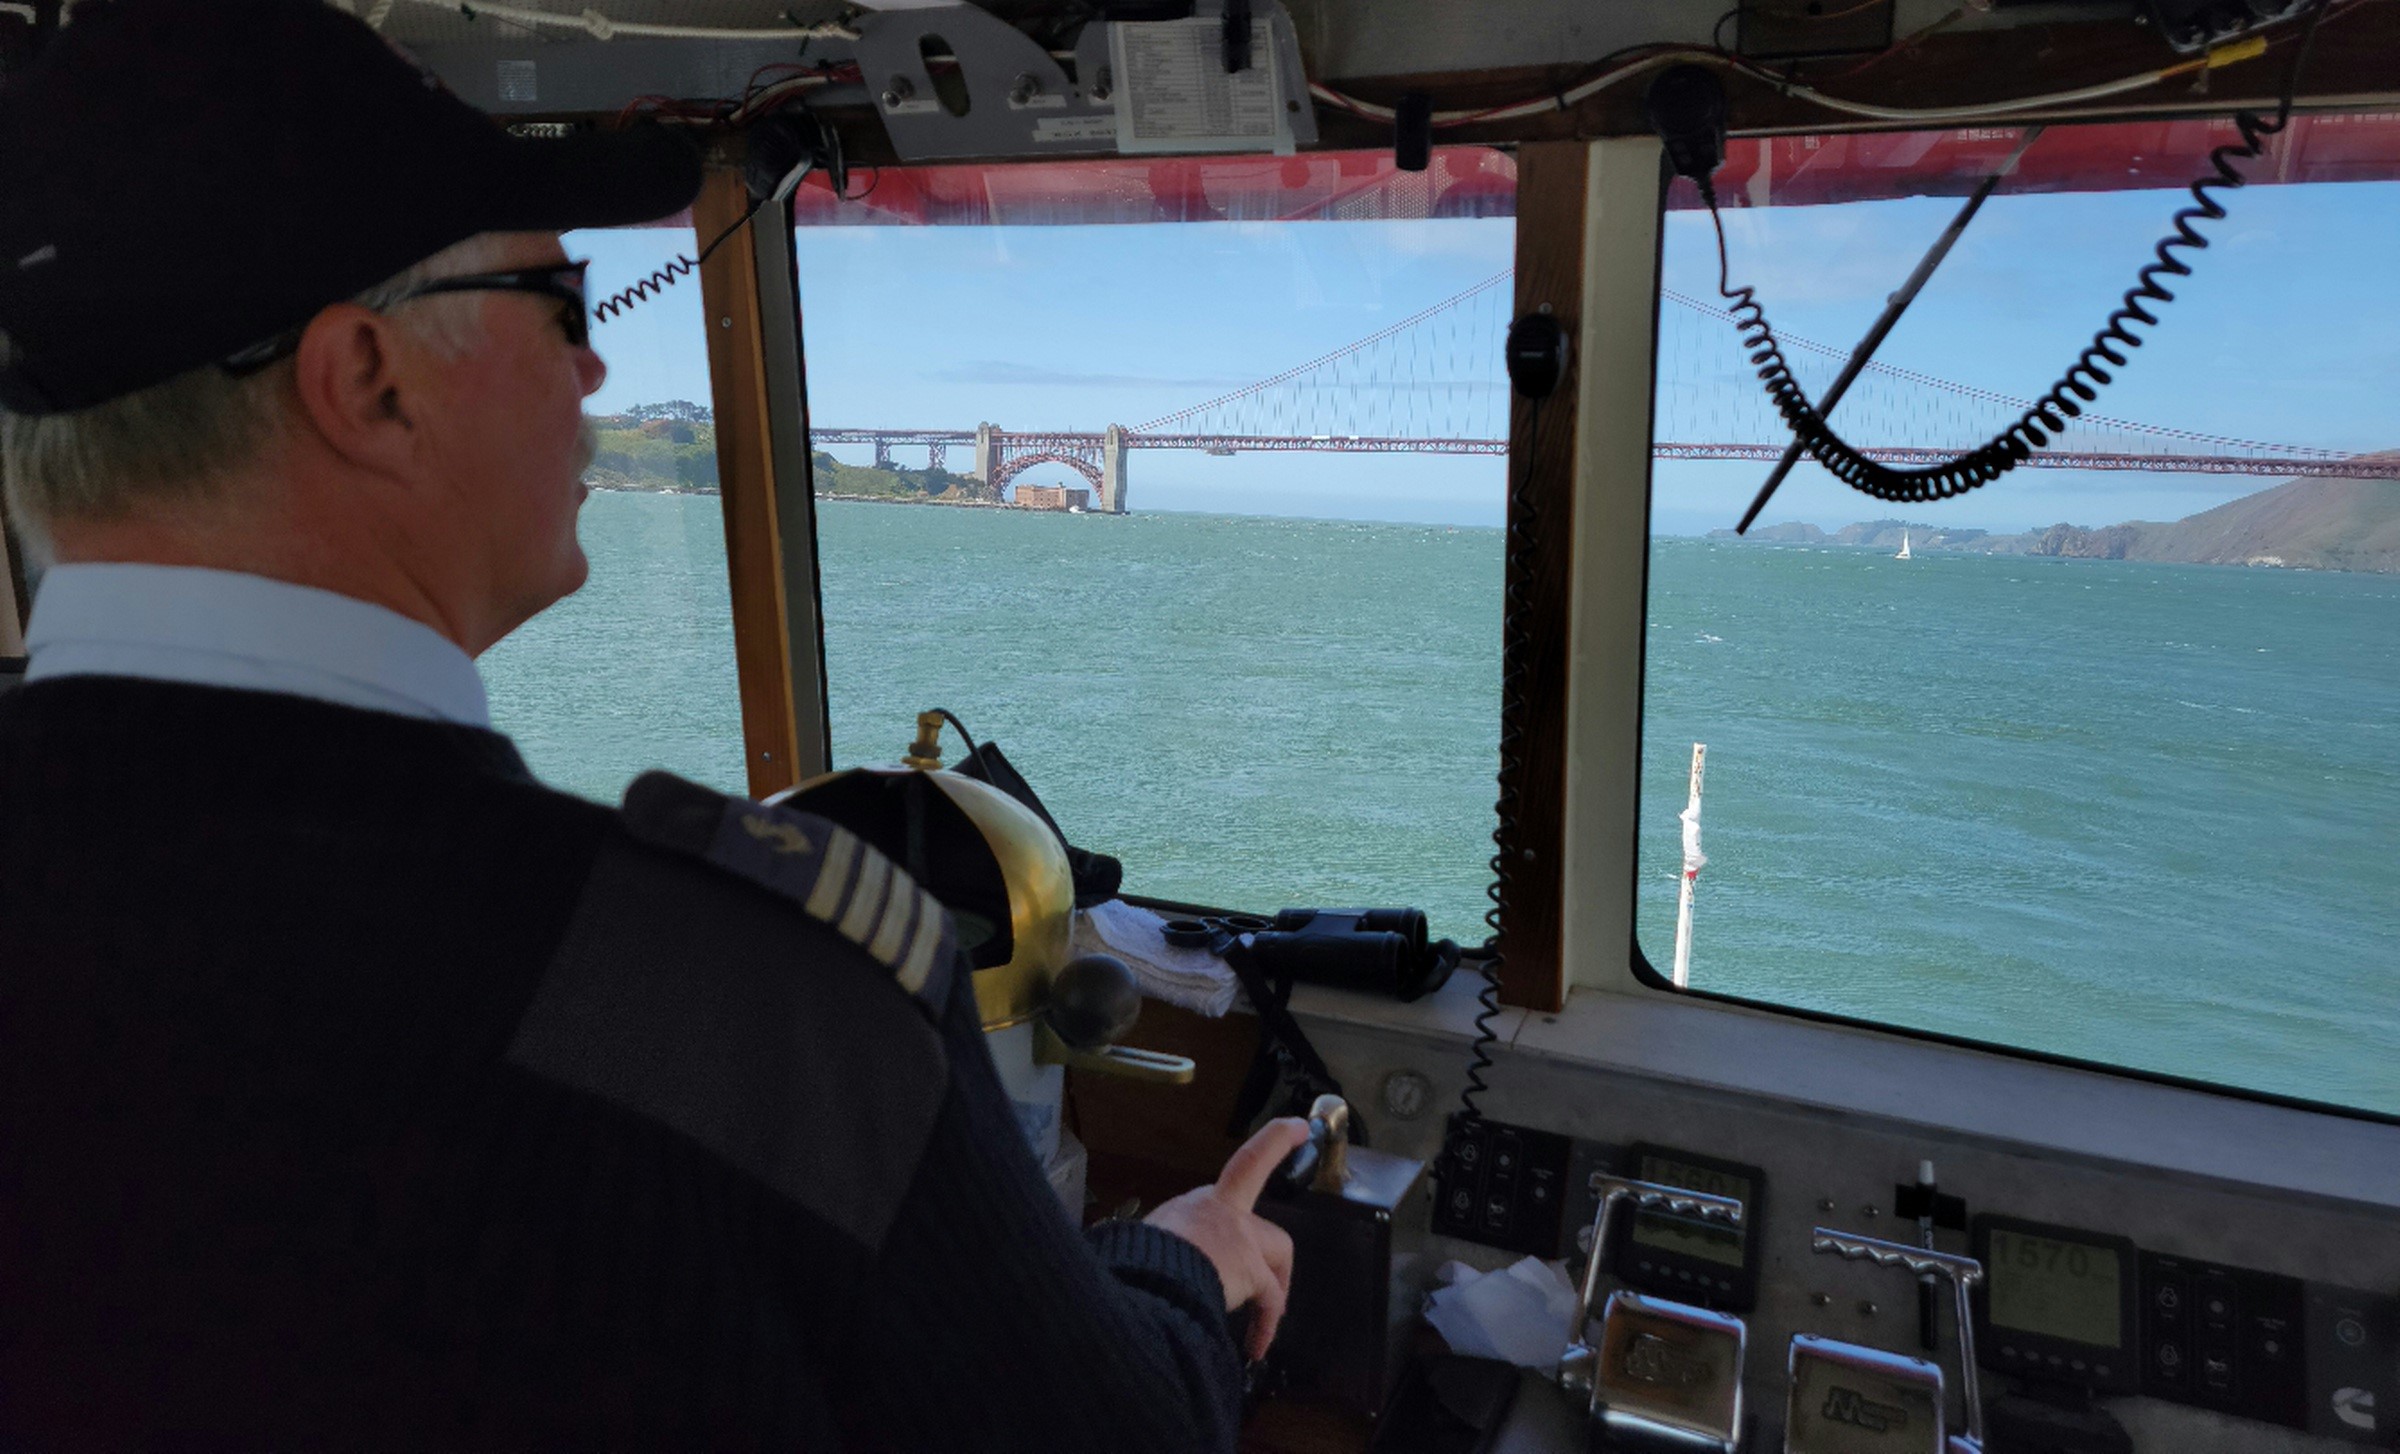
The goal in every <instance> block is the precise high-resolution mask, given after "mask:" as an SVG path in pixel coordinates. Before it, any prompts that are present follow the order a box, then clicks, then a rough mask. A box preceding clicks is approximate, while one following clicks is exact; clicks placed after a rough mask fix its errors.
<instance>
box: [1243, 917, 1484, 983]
mask: <svg viewBox="0 0 2400 1454" xmlns="http://www.w3.org/2000/svg"><path fill="white" fill-rule="evenodd" d="M1253 926H1255V927H1253ZM1228 927H1235V926H1232V925H1228ZM1239 928H1240V929H1241V930H1243V931H1244V932H1247V934H1248V936H1249V940H1250V957H1251V959H1252V960H1253V961H1255V962H1256V963H1257V965H1258V967H1259V968H1260V969H1262V970H1264V971H1265V972H1266V973H1267V974H1268V975H1269V976H1271V977H1273V978H1276V979H1295V980H1302V981H1305V982H1307V983H1310V984H1323V985H1335V986H1339V987H1340V988H1343V989H1354V990H1365V991H1367V992H1369V993H1371V994H1385V995H1390V996H1392V997H1393V998H1394V999H1399V1000H1413V999H1416V998H1418V997H1419V996H1422V995H1425V994H1427V993H1430V992H1431V991H1433V990H1437V989H1440V988H1441V987H1442V983H1443V981H1445V980H1447V979H1449V978H1450V971H1451V970H1453V969H1456V968H1457V967H1458V945H1456V944H1455V943H1453V942H1451V941H1450V940H1448V939H1442V940H1437V941H1433V942H1430V943H1429V942H1427V938H1426V929H1425V911H1424V910H1422V909H1285V910H1283V911H1282V912H1280V913H1278V914H1276V916H1275V917H1274V918H1273V919H1270V920H1264V921H1260V920H1256V919H1252V920H1249V921H1248V922H1247V923H1244V924H1242V925H1241V926H1239Z"/></svg>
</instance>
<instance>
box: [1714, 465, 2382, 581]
mask: <svg viewBox="0 0 2400 1454" xmlns="http://www.w3.org/2000/svg"><path fill="white" fill-rule="evenodd" d="M2369 457H2370V458H2375V459H2391V458H2395V457H2400V456H2394V455H2375V456H2369ZM1709 534H1710V536H1711V537H1712V538H1714V539H1721V540H1722V539H1734V538H1737V537H1735V536H1734V534H1733V532H1732V531H1730V530H1713V531H1711V532H1709ZM1746 538H1747V539H1750V540H1754V541H1762V542H1765V543H1768V544H1786V545H1818V544H1825V545H1857V546H1865V547H1870V548H1873V549H1879V550H1897V549H1898V548H1899V546H1900V544H1901V542H1902V540H1903V539H1905V540H1906V541H1907V542H1908V544H1909V547H1910V548H1911V549H1912V550H1914V551H1920V552H1923V551H1944V550H1948V551H1964V552H1968V553H1971V554H1975V555H2031V556H2052V557H2062V558H2068V559H2078V560H2153V561H2162V562H2176V563H2181V564H2188V565H2250V566H2270V567H2272V566H2281V567H2285V568H2288V569H2293V570H2336V571H2369V572H2384V573H2400V480H2362V479H2303V480H2286V481H2284V482H2283V483H2282V484H2280V485H2276V486H2274V487H2272V488H2271V489H2265V490H2261V491H2259V492H2258V493H2257V494H2255V495H2244V496H2243V497H2242V498H2241V499H2238V500H2232V501H2228V502H2227V503H2225V504H2222V505H2219V506H2217V507H2216V508H2215V509H2212V510H2203V511H2201V512H2200V513H2199V514H2197V515H2191V516H2187V517H2185V518H2184V519H2181V520H2176V521H2172V522H2168V523H2165V524H2160V523H2157V522H2154V521H2147V520H2129V521H2125V522H2123V523H2121V524H2116V525H2105V526H2100V527H2097V528H2094V527H2091V526H2084V525H2067V524H2058V525H2052V526H2049V527H2047V528H2046V529H2041V530H2028V531H2025V532H2024V533H2022V534H2018V535H1994V534H1991V533H1989V532H1986V531H1982V530H1974V529H1960V528H1958V527H1957V526H1936V525H1928V524H1926V523H1924V522H1922V521H1916V520H1867V521H1861V522H1859V523H1858V524H1855V525H1845V526H1843V527H1842V528H1841V529H1840V530H1836V531H1833V532H1830V533H1828V532H1826V531H1824V530H1820V529H1818V528H1817V527H1816V526H1814V525H1807V524H1802V523H1799V522H1791V523H1787V524H1783V525H1774V526H1769V527H1767V528H1765V529H1763V530H1753V531H1752V532H1751V533H1750V534H1749V536H1748V537H1746Z"/></svg>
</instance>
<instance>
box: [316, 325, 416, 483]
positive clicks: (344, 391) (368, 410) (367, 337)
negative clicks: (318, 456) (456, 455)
mask: <svg viewBox="0 0 2400 1454" xmlns="http://www.w3.org/2000/svg"><path fill="white" fill-rule="evenodd" d="M411 342H412V340H409V339H407V338H405V337H404V336H403V335H402V334H401V332H400V330H398V329H395V328H394V327H392V325H391V322H390V320H388V319H386V318H384V317H383V316H382V315H381V314H379V313H376V312H375V311H374V310H373V309H370V308H362V307H359V306H358V305H357V304H355V303H340V304H336V305H334V306H333V307H330V308H327V309H325V310H324V311H323V312H321V313H319V314H318V315H317V316H316V317H315V318H314V319H312V320H310V322H309V325H308V328H307V330H306V331H305V332H303V333H302V334H301V335H300V347H299V350H298V352H297V353H295V354H294V355H293V359H292V368H293V376H292V382H293V386H294V387H295V389H297V391H298V393H299V396H300V412H301V414H302V416H303V417H305V418H306V419H307V420H308V422H309V424H310V425H311V426H313V427H314V429H315V430H316V432H317V434H318V435H319V437H321V438H322V439H323V440H324V441H325V443H326V445H327V447H328V448H330V449H332V450H333V452H334V453H336V454H338V455H340V456H341V457H342V458H344V459H345V460H348V461H349V462H350V463H352V464H354V465H357V466H359V467H360V468H363V469H369V470H375V471H377V472H379V473H383V472H393V473H396V472H399V471H401V470H402V469H404V468H405V467H406V466H407V464H408V463H409V462H410V461H411V460H412V459H413V458H414V457H415V455H416V451H417V448H418V446H419V444H420V443H421V441H420V439H419V438H418V431H417V421H416V420H415V419H414V418H413V417H412V415H411V412H410V411H411V406H412V404H415V403H418V402H421V401H419V400H418V399H417V398H416V393H417V390H416V389H415V387H414V384H415V379H414V377H413V370H412V369H411V367H410V365H411V364H412V363H413V362H414V359H413V357H411V350H410V344H411Z"/></svg>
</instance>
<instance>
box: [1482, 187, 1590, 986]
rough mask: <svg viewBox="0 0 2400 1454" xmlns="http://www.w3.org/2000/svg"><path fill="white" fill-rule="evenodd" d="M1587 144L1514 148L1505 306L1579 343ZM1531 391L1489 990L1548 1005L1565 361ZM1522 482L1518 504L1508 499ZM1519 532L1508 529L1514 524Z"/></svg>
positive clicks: (1562, 859)
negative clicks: (1510, 807) (1496, 972)
mask: <svg viewBox="0 0 2400 1454" xmlns="http://www.w3.org/2000/svg"><path fill="white" fill-rule="evenodd" d="M1588 151H1589V146H1588V144H1587V143H1584V142H1580V141H1573V142H1541V143H1536V144H1532V145H1527V146H1522V147H1519V148H1518V149H1517V295H1516V314H1517V316H1518V317H1523V316H1525V315H1526V314H1528V313H1536V312H1543V311H1547V312H1549V313H1550V314H1551V315H1552V316H1554V317H1555V318H1557V319H1558V321H1559V324H1560V325H1561V327H1562V328H1564V330H1565V331H1566V335H1567V337H1568V338H1569V339H1573V340H1575V341H1576V342H1577V344H1578V345H1579V346H1580V344H1581V342H1582V340H1581V338H1580V337H1579V335H1580V334H1581V332H1582V326H1581V323H1582V316H1583V274H1584V245H1583V233H1584V213H1585V206H1584V201H1585V187H1586V179H1587V175H1588V171H1589V168H1588V165H1587V153H1588ZM1581 366H1582V359H1581V358H1580V357H1576V358H1573V359H1571V360H1570V362H1569V367H1568V374H1567V377H1566V378H1565V379H1564V380H1562V381H1561V383H1560V384H1559V387H1558V388H1557V390H1556V391H1555V392H1553V393H1552V394H1551V395H1550V397H1549V398H1547V399H1544V400H1541V401H1539V402H1538V403H1536V402H1535V401H1532V400H1528V399H1525V398H1523V397H1520V396H1513V395H1512V398H1511V402H1510V406H1509V422H1508V464H1509V479H1510V485H1511V488H1510V491H1509V496H1510V507H1511V508H1510V514H1511V535H1510V540H1511V544H1512V549H1511V551H1510V559H1509V562H1508V582H1507V600H1508V602H1509V610H1510V612H1511V615H1512V617H1513V619H1512V621H1511V626H1512V627H1513V628H1514V629H1512V630H1510V631H1509V633H1508V635H1509V637H1510V639H1511V641H1512V642H1513V643H1514V644H1515V645H1516V646H1517V648H1518V649H1516V650H1514V651H1511V652H1508V653H1507V654H1506V659H1505V660H1504V661H1503V662H1502V667H1501V669H1502V671H1503V673H1504V674H1505V676H1506V679H1507V681H1508V683H1509V690H1508V692H1507V703H1506V706H1505V708H1504V710H1503V712H1502V716H1501V723H1500V734H1501V741H1502V744H1503V755H1504V757H1505V759H1506V760H1507V762H1508V764H1509V766H1510V767H1511V768H1512V769H1513V771H1512V773H1511V776H1512V777H1513V779H1514V781H1513V783H1512V784H1511V786H1513V787H1514V789H1515V810H1514V812H1513V814H1512V818H1513V821H1511V822H1508V823H1503V824H1502V825H1501V833H1500V839H1499V843H1498V851H1499V853H1500V854H1501V855H1502V857H1503V858H1504V859H1505V860H1506V863H1507V866H1508V880H1509V887H1508V901H1507V903H1506V904H1505V905H1504V906H1503V907H1502V909H1501V918H1500V953H1501V971H1500V998H1501V999H1502V1001H1504V1002H1505V1003H1508V1004H1511V1005H1523V1006H1526V1007H1528V1008H1531V1009H1536V1010H1556V1009H1558V1008H1559V1007H1560V1006H1561V1005H1563V1004H1564V1003H1565V1000H1566V974H1565V966H1564V964H1563V962H1562V957H1561V950H1560V945H1561V936H1560V931H1561V924H1562V900H1563V896H1564V893H1565V878H1564V869H1565V866H1566V856H1565V852H1564V848H1565V834H1566V762H1567V665H1568V655H1567V648H1568V630H1567V628H1568V619H1569V609H1568V605H1569V595H1570V592H1571V590H1572V586H1573V570H1572V567H1573V562H1574V539H1575V459H1576V451H1575V440H1576V415H1577V410H1576V389H1575V374H1576V371H1577V370H1578V369H1579V368H1580V367H1581ZM1520 495H1522V497H1523V499H1524V502H1525V504H1526V505H1527V506H1528V507H1529V508H1528V509H1526V510H1525V511H1523V512H1522V513H1521V514H1520V512H1519V511H1518V510H1517V509H1516V505H1517V501H1518V498H1519V496H1520ZM1519 532H1522V535H1521V537H1520V533H1519Z"/></svg>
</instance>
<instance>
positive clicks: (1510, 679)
mask: <svg viewBox="0 0 2400 1454" xmlns="http://www.w3.org/2000/svg"><path fill="white" fill-rule="evenodd" d="M1532 409H1533V414H1532V418H1531V420H1530V421H1529V422H1528V425H1527V428H1526V438H1527V439H1529V440H1531V439H1536V438H1539V437H1540V435H1541V429H1542V401H1541V400H1540V399H1538V398H1537V399H1535V400H1533V402H1532ZM1531 452H1532V451H1531V450H1530V448H1529V449H1528V450H1527V453H1528V455H1530V454H1531ZM1514 473H1515V475H1516V478H1515V479H1514V480H1513V481H1512V482H1511V485H1510V489H1509V499H1508V529H1507V543H1506V545H1505V546H1504V547H1503V548H1502V551H1501V558H1502V561H1503V566H1502V575H1503V578H1504V579H1503V583H1502V586H1501V595H1500V791H1499V795H1498V796H1497V798H1496V799H1495V800H1494V801H1493V803H1492V817H1493V820H1494V821H1493V824H1492V861H1491V870H1492V881H1491V882H1490V883H1488V884H1485V885H1484V887H1483V892H1484V894H1485V896H1486V897H1488V898H1489V899H1490V900H1491V901H1492V906H1491V907H1490V908H1488V909H1486V910H1484V912H1483V922H1484V926H1485V927H1486V928H1488V929H1490V930H1491V931H1492V932H1491V938H1490V939H1489V940H1488V941H1486V944H1485V950H1486V953H1485V957H1484V961H1483V964H1482V966H1481V968H1482V973H1483V988H1482V989H1480V990H1478V991H1477V992H1476V996H1475V1001H1476V1003H1477V1004H1478V1005H1480V1006H1481V1007H1482V1008H1481V1010H1480V1011H1479V1012H1478V1013H1477V1014H1476V1016H1475V1040H1474V1043H1473V1044H1472V1045H1470V1046H1469V1047H1468V1056H1469V1058H1468V1061H1467V1086H1466V1089H1465V1090H1463V1091H1461V1092H1459V1097H1458V1106H1459V1111H1460V1112H1461V1114H1463V1115H1465V1116H1466V1117H1468V1118H1469V1119H1470V1120H1479V1119H1481V1118H1482V1116H1483V1112H1482V1111H1481V1110H1480V1109H1479V1108H1478V1107H1477V1106H1476V1104H1475V1098H1476V1097H1478V1096H1480V1095H1482V1094H1483V1093H1484V1091H1485V1090H1487V1089H1489V1087H1488V1086H1487V1084H1486V1083H1485V1081H1484V1078H1483V1073H1484V1072H1485V1071H1487V1070H1489V1069H1491V1068H1492V1064H1493V1058H1492V1047H1493V1046H1494V1045H1496V1044H1498V1043H1499V1041H1500V1032H1499V1031H1498V1030H1496V1029H1494V1028H1493V1025H1492V1022H1493V1021H1494V1020H1496V1019H1498V1018H1499V1016H1500V1009H1501V1006H1500V966H1501V964H1502V963H1503V958H1502V955H1501V953H1500V916H1501V913H1502V911H1503V909H1504V908H1505V907H1506V906H1507V903H1508V887H1509V882H1510V880H1511V879H1512V878H1514V877H1515V874H1514V870H1513V868H1512V866H1511V864H1510V862H1509V855H1510V854H1511V853H1513V852H1514V851H1515V848H1514V844H1515V842H1516V833H1517V803H1518V801H1519V798H1520V796H1521V794H1520V792H1519V789H1518V785H1517V784H1518V779H1519V777H1520V775H1521V774H1522V773H1523V771H1524V767H1525V753H1524V744H1525V721H1524V717H1525V687H1524V678H1525V654H1526V652H1527V651H1528V650H1529V649H1530V648H1531V646H1532V638H1533V633H1532V630H1531V629H1530V628H1529V627H1528V626H1527V625H1526V624H1525V619H1526V615H1527V611H1528V608H1529V606H1530V604H1531V603H1530V602H1529V601H1528V600H1527V599H1526V597H1527V595H1528V594H1529V593H1530V591H1531V589H1532V587H1531V584H1530V583H1531V581H1532V579H1533V566H1534V544H1535V535H1534V525H1535V515H1536V510H1535V508H1534V501H1533V489H1532V480H1533V467H1532V461H1531V460H1530V459H1528V460H1527V462H1526V464H1525V466H1524V467H1523V468H1521V469H1518V470H1516V471H1514Z"/></svg>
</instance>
